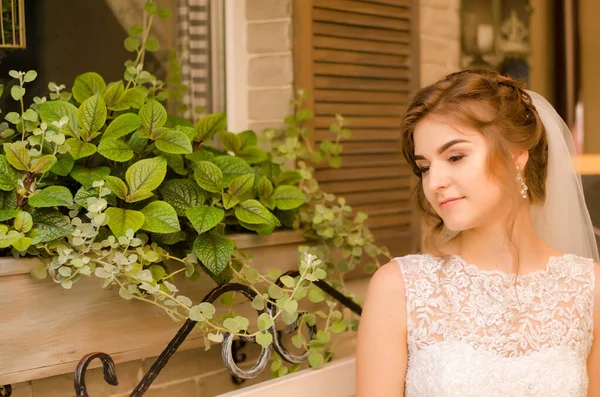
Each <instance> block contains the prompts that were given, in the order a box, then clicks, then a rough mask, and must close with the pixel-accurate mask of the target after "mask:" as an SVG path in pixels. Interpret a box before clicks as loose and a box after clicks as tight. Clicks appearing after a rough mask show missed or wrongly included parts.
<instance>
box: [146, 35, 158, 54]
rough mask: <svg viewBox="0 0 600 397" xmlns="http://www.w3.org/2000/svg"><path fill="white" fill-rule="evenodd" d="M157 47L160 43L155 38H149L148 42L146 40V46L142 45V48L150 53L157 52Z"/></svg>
mask: <svg viewBox="0 0 600 397" xmlns="http://www.w3.org/2000/svg"><path fill="white" fill-rule="evenodd" d="M159 47H160V43H159V42H158V40H157V39H156V37H150V38H149V39H148V40H146V44H145V45H144V48H146V50H147V51H150V52H156V51H158V48H159Z"/></svg>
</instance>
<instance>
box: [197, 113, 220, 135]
mask: <svg viewBox="0 0 600 397" xmlns="http://www.w3.org/2000/svg"><path fill="white" fill-rule="evenodd" d="M226 127H227V116H226V115H225V113H214V114H209V115H208V116H204V117H203V118H201V119H200V120H198V123H197V124H196V138H195V139H194V140H195V141H196V142H202V141H206V140H208V139H210V138H212V137H213V136H215V135H216V134H218V133H219V132H222V131H225V128H226Z"/></svg>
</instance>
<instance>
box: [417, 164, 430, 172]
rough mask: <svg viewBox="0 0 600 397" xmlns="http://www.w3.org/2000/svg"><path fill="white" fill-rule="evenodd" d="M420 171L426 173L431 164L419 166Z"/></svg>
mask: <svg viewBox="0 0 600 397" xmlns="http://www.w3.org/2000/svg"><path fill="white" fill-rule="evenodd" d="M419 171H421V174H424V173H426V172H427V171H429V166H428V165H422V166H421V167H419Z"/></svg>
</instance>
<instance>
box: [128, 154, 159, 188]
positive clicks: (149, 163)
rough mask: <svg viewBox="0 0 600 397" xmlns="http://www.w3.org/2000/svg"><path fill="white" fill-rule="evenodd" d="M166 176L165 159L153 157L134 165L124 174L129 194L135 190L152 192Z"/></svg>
mask: <svg viewBox="0 0 600 397" xmlns="http://www.w3.org/2000/svg"><path fill="white" fill-rule="evenodd" d="M166 175H167V159H165V158H164V157H154V158H151V159H145V160H140V161H138V162H136V163H134V164H133V165H132V166H131V167H129V168H128V169H127V171H126V172H125V180H126V181H127V184H128V185H129V191H130V194H133V193H135V192H136V191H137V190H147V191H153V190H154V189H156V188H157V187H159V186H160V184H161V183H162V181H163V180H164V179H165V176H166Z"/></svg>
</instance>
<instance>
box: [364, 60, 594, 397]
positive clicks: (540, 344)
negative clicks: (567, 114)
mask: <svg viewBox="0 0 600 397" xmlns="http://www.w3.org/2000/svg"><path fill="white" fill-rule="evenodd" d="M402 136H403V150H404V156H405V158H406V160H407V161H408V164H409V165H410V166H411V167H412V169H413V172H414V173H415V174H416V176H417V177H418V178H417V183H416V188H415V198H416V202H417V204H418V207H419V209H420V211H421V213H422V215H423V219H424V221H425V222H426V224H427V228H426V230H427V232H426V235H425V236H424V241H423V247H424V251H425V252H426V253H423V254H418V255H408V256H405V257H402V258H396V259H395V260H393V261H392V262H390V263H388V264H386V265H384V266H383V267H382V268H380V269H379V270H378V271H377V272H376V273H375V274H374V275H373V277H372V279H371V281H370V284H369V289H368V292H367V296H366V299H365V306H364V311H363V314H362V317H361V322H360V328H359V333H358V342H357V343H358V346H357V353H356V362H357V369H356V371H357V373H356V387H357V394H356V396H357V397H380V396H381V397H388V396H390V397H391V396H393V397H397V396H407V397H448V396H460V397H469V396H473V397H474V396H478V397H483V396H485V397H500V396H502V397H504V396H512V397H525V396H543V397H558V396H560V397H575V396H577V397H591V396H594V397H598V396H600V326H597V327H596V328H594V323H596V324H600V286H598V287H597V288H595V280H596V279H599V280H600V266H599V265H597V264H596V263H595V262H594V261H598V249H597V246H596V241H595V238H594V234H593V229H592V225H591V221H590V217H589V214H588V212H587V208H586V205H585V201H584V199H583V193H582V188H581V181H580V178H579V176H578V175H577V173H576V171H575V168H574V166H573V163H572V159H571V155H572V153H573V151H572V145H573V143H572V139H571V136H570V134H569V131H568V129H567V126H566V125H565V124H564V122H563V121H562V119H561V118H560V117H559V116H558V114H557V113H556V111H555V110H554V109H553V108H552V106H551V105H550V104H549V103H548V102H547V101H546V100H545V99H544V98H543V97H542V96H540V95H538V94H536V93H534V92H530V91H525V90H524V89H523V88H522V87H521V84H520V83H517V82H516V81H514V80H512V79H510V78H506V77H503V76H501V75H499V74H497V73H495V72H490V71H464V72H459V73H455V74H452V75H449V76H447V77H446V78H445V79H443V80H440V81H438V82H437V83H435V84H433V85H431V86H428V87H425V88H423V89H422V90H421V91H420V92H418V93H417V95H416V96H415V97H414V98H413V100H412V101H411V103H410V104H409V105H408V108H407V110H406V114H405V116H404V120H403V124H402Z"/></svg>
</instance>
